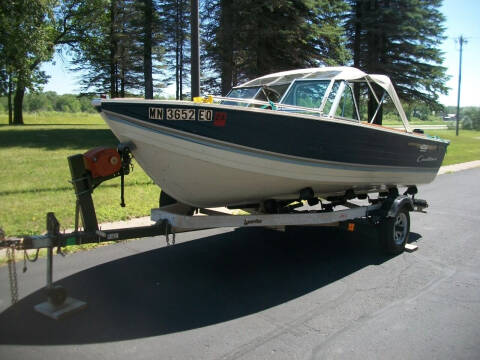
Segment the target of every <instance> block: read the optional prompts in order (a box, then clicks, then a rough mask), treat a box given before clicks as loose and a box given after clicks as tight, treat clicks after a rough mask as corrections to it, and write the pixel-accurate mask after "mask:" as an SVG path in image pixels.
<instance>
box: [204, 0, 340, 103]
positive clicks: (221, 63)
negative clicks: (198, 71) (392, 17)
mask: <svg viewBox="0 0 480 360" xmlns="http://www.w3.org/2000/svg"><path fill="white" fill-rule="evenodd" d="M346 10H347V7H346V4H345V3H344V2H342V1H339V0H337V1H336V0H310V1H306V0H303V1H288V0H281V1H275V2H271V1H268V2H267V1H253V0H240V1H231V0H218V1H217V2H216V3H211V4H210V5H209V6H208V7H206V10H204V14H207V15H209V18H207V20H206V21H205V25H204V27H205V29H206V30H205V33H206V36H207V39H208V40H209V45H207V46H206V48H205V52H206V53H207V56H208V60H209V61H208V65H209V66H210V69H211V70H213V71H215V72H217V73H219V74H220V79H221V83H220V84H219V85H220V87H221V92H222V94H225V93H226V91H228V89H229V88H231V87H232V86H234V85H236V84H237V83H238V82H241V81H243V80H245V79H250V78H253V77H256V76H259V75H264V74H267V73H271V72H275V71H282V70H290V69H295V68H303V67H312V66H319V65H332V64H336V65H338V64H344V63H345V62H346V61H347V60H348V52H347V51H346V49H345V47H344V45H343V42H344V39H343V28H342V26H341V21H342V19H341V16H342V14H344V12H345V11H346Z"/></svg>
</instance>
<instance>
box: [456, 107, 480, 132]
mask: <svg viewBox="0 0 480 360" xmlns="http://www.w3.org/2000/svg"><path fill="white" fill-rule="evenodd" d="M460 119H461V121H462V128H463V129H466V130H480V108H472V107H471V108H467V109H465V110H464V111H463V115H462V117H461V118H460Z"/></svg>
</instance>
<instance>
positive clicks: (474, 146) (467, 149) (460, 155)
mask: <svg viewBox="0 0 480 360" xmlns="http://www.w3.org/2000/svg"><path fill="white" fill-rule="evenodd" d="M425 132H426V133H427V134H428V135H432V136H439V137H441V138H442V139H445V140H449V141H450V145H449V146H448V148H447V155H446V156H445V159H444V160H443V164H442V165H451V164H459V163H463V162H467V161H473V160H480V131H475V130H462V129H460V132H459V136H455V130H426V131H425Z"/></svg>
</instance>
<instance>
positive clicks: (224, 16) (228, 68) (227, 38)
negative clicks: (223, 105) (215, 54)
mask: <svg viewBox="0 0 480 360" xmlns="http://www.w3.org/2000/svg"><path fill="white" fill-rule="evenodd" d="M232 6H233V4H232V3H231V2H229V1H222V2H221V15H220V42H221V44H220V49H221V50H220V51H221V54H220V56H221V58H222V60H221V74H220V79H221V92H222V96H225V95H227V93H228V92H229V91H230V89H231V88H232V85H233V34H232V32H233V30H232V29H233V16H232Z"/></svg>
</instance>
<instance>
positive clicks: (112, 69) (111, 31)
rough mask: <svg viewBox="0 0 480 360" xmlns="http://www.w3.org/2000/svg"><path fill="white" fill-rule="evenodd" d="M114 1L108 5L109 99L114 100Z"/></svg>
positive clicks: (115, 47)
mask: <svg viewBox="0 0 480 360" xmlns="http://www.w3.org/2000/svg"><path fill="white" fill-rule="evenodd" d="M116 5H117V4H116V1H115V0H112V2H111V3H110V61H109V62H110V64H109V65H110V97H111V98H114V97H117V96H118V92H117V89H118V87H117V76H116V75H117V71H116V70H117V69H116V65H117V64H116V54H117V41H116V34H115V21H116V17H117V16H116V15H117V14H116Z"/></svg>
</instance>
